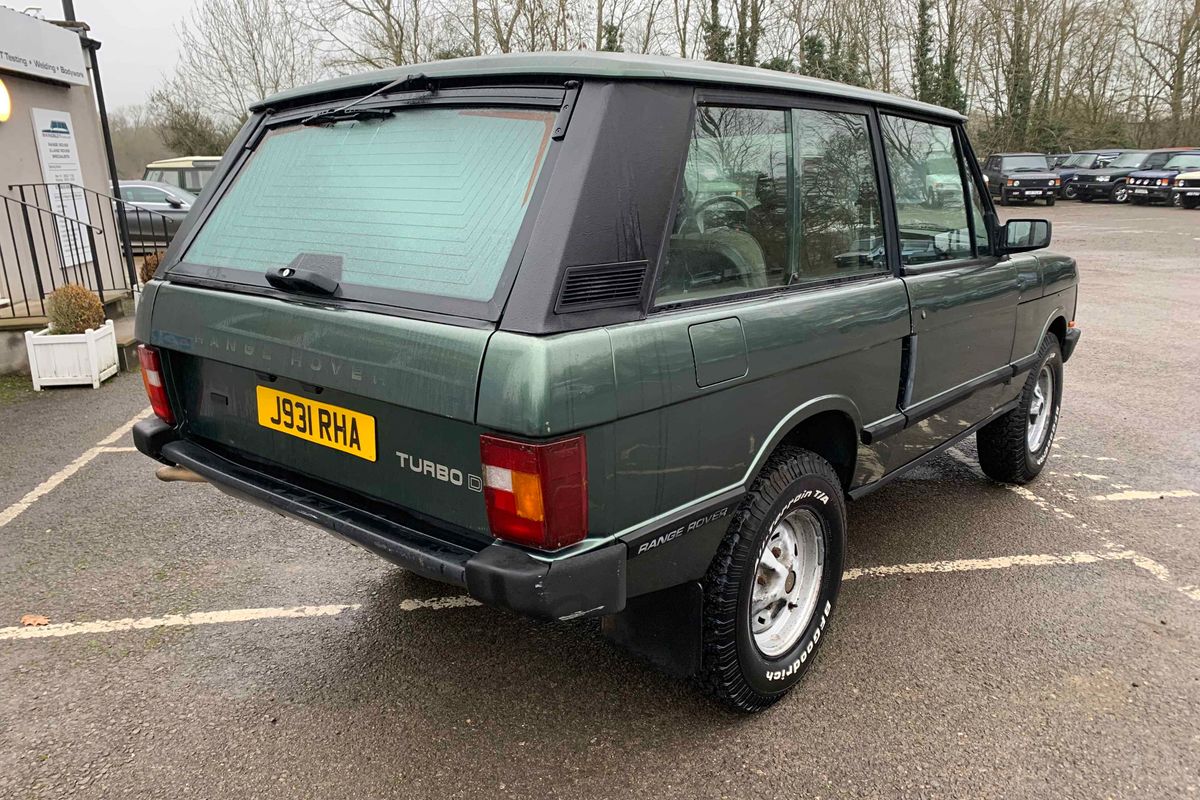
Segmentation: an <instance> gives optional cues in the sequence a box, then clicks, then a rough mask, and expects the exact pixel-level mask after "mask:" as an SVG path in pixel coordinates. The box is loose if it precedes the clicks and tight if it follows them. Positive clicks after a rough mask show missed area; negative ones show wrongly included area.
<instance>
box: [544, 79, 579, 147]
mask: <svg viewBox="0 0 1200 800" xmlns="http://www.w3.org/2000/svg"><path fill="white" fill-rule="evenodd" d="M563 88H564V89H566V92H565V93H564V94H563V104H562V108H560V109H559V110H558V116H557V117H555V118H554V131H553V133H551V134H550V138H551V139H554V140H556V141H557V140H560V139H562V138H563V137H564V136H566V135H567V126H568V125H570V124H571V114H572V113H574V111H575V102H576V101H577V100H578V99H579V81H567V82H566V83H565V84H563Z"/></svg>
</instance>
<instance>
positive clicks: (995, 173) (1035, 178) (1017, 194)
mask: <svg viewBox="0 0 1200 800" xmlns="http://www.w3.org/2000/svg"><path fill="white" fill-rule="evenodd" d="M983 174H984V177H985V178H986V179H987V184H988V191H989V192H991V194H992V195H993V196H995V197H998V198H999V199H1000V205H1002V206H1006V205H1008V204H1009V203H1010V202H1012V201H1014V200H1021V201H1024V202H1034V201H1037V200H1045V201H1046V205H1048V206H1052V205H1054V200H1055V198H1057V197H1058V187H1059V185H1060V182H1059V177H1058V173H1056V172H1054V171H1053V170H1052V169H1050V164H1049V162H1048V161H1046V156H1045V155H1043V154H1041V153H993V154H992V155H990V156H989V157H988V160H987V161H986V162H984V165H983Z"/></svg>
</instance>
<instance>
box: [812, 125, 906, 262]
mask: <svg viewBox="0 0 1200 800" xmlns="http://www.w3.org/2000/svg"><path fill="white" fill-rule="evenodd" d="M793 114H794V117H793V119H794V123H793V130H794V132H795V133H794V136H795V141H796V145H795V151H796V158H795V162H796V187H797V191H796V206H797V208H796V216H797V220H798V225H797V236H796V255H797V269H796V275H795V278H796V279H798V280H801V281H805V280H815V279H823V278H836V277H846V276H850V275H855V274H859V273H862V272H876V271H882V270H886V269H887V258H886V255H885V250H884V235H883V221H882V219H881V214H880V209H879V189H878V185H877V183H876V180H875V160H874V158H873V157H872V154H871V134H870V129H869V128H868V126H867V118H866V117H863V116H859V115H857V114H842V113H835V112H829V111H812V110H807V109H800V110H797V111H794V112H793Z"/></svg>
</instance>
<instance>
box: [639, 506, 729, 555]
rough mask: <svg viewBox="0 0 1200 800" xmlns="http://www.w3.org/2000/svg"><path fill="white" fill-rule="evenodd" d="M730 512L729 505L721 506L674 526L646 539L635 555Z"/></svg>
mask: <svg viewBox="0 0 1200 800" xmlns="http://www.w3.org/2000/svg"><path fill="white" fill-rule="evenodd" d="M728 513H729V506H725V507H724V508H719V509H717V510H716V511H713V512H712V513H710V514H705V515H704V516H703V517H699V518H697V519H694V520H692V521H691V522H689V523H687V524H685V525H680V526H679V527H678V528H673V529H671V530H669V531H667V532H666V533H660V534H659V535H658V536H655V537H653V538H651V539H647V540H646V541H644V542H642V543H641V544H640V545H638V549H637V552H636V553H635V554H634V555H639V556H640V555H641V554H642V553H645V552H647V551H650V550H653V549H654V548H656V547H658V546H659V545H664V544H666V543H667V542H671V541H674V540H676V539H678V538H679V537H680V536H684V535H686V534H689V533H691V532H692V531H694V530H697V529H699V528H703V527H704V526H705V525H707V524H708V523H710V522H712V521H714V520H718V519H720V518H721V517H723V516H725V515H726V514H728Z"/></svg>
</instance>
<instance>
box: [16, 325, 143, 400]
mask: <svg viewBox="0 0 1200 800" xmlns="http://www.w3.org/2000/svg"><path fill="white" fill-rule="evenodd" d="M25 348H26V350H28V352H29V371H30V372H31V373H32V374H33V388H34V389H35V390H36V391H39V392H40V391H41V390H42V387H43V386H70V385H78V384H87V383H90V384H91V385H92V388H93V389H98V388H100V381H102V380H104V379H105V378H111V377H112V376H113V375H116V374H117V370H119V369H120V364H119V363H118V361H117V330H116V328H114V327H113V322H112V320H111V319H109V320H105V321H104V324H103V325H102V326H101V327H100V328H99V329H97V330H92V329H91V328H89V329H88V330H87V331H86V332H84V333H67V334H63V335H61V336H51V335H50V329H49V328H45V329H43V330H40V331H37V332H36V333H34V332H33V331H25Z"/></svg>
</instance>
